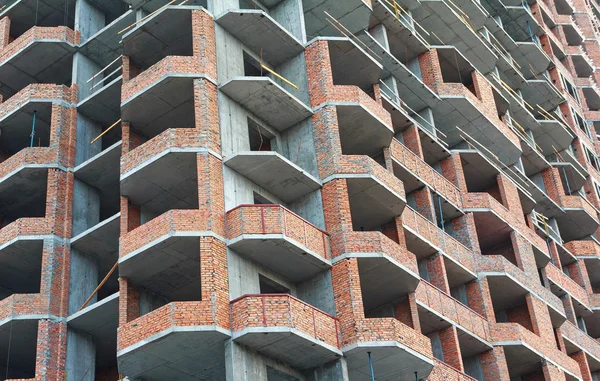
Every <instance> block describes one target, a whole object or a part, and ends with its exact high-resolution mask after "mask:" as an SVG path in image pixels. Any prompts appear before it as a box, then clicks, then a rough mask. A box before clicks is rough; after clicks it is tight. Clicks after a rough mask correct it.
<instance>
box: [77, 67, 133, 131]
mask: <svg viewBox="0 0 600 381" xmlns="http://www.w3.org/2000/svg"><path fill="white" fill-rule="evenodd" d="M122 84H123V76H122V75H120V76H118V77H117V78H115V79H113V80H112V81H110V82H108V83H106V84H105V86H103V87H99V89H98V90H96V91H95V92H94V93H93V94H91V95H90V96H88V97H87V98H85V99H83V100H82V101H81V102H79V103H78V104H77V111H79V112H80V113H82V114H83V115H85V116H87V117H88V118H90V119H92V120H93V121H96V122H98V123H100V124H101V125H103V126H106V127H108V126H110V125H112V124H113V123H114V122H116V121H117V120H119V118H120V117H121V86H122Z"/></svg>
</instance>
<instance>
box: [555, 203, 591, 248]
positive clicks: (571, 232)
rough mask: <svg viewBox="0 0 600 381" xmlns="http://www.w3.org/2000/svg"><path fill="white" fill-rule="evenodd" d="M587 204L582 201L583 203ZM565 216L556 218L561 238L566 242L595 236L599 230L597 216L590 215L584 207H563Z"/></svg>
mask: <svg viewBox="0 0 600 381" xmlns="http://www.w3.org/2000/svg"><path fill="white" fill-rule="evenodd" d="M583 202H585V201H583V200H582V203H583ZM563 210H564V211H565V214H564V215H562V216H558V217H556V221H557V222H558V229H559V230H560V235H561V238H562V239H563V240H564V241H565V242H569V241H573V240H578V239H583V238H584V237H587V236H589V235H590V234H593V233H594V232H595V231H596V229H597V228H598V217H597V215H594V216H592V215H590V214H589V213H588V212H587V211H586V210H585V209H583V207H581V208H568V207H563Z"/></svg>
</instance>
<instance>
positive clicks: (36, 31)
mask: <svg viewBox="0 0 600 381" xmlns="http://www.w3.org/2000/svg"><path fill="white" fill-rule="evenodd" d="M78 44H79V33H78V32H74V31H73V30H71V29H69V28H67V27H38V26H34V27H32V28H31V29H29V30H28V31H27V32H25V33H24V34H22V35H20V36H19V37H17V38H16V39H15V40H14V41H12V42H11V43H10V44H8V45H6V46H5V47H4V48H3V49H2V51H1V52H0V83H1V84H2V85H1V86H0V90H1V91H2V92H3V93H5V94H14V93H16V92H18V91H19V90H21V89H23V88H24V87H25V86H27V85H29V84H32V83H58V84H69V83H70V82H71V74H72V73H71V67H72V61H73V54H74V53H75V50H76V49H77V45H78Z"/></svg>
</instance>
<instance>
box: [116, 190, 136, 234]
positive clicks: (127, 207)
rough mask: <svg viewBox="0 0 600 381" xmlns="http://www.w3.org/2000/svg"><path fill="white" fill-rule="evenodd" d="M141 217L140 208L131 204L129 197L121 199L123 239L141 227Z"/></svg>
mask: <svg viewBox="0 0 600 381" xmlns="http://www.w3.org/2000/svg"><path fill="white" fill-rule="evenodd" d="M140 223H141V216H140V208H139V207H138V206H135V205H133V204H131V203H130V202H129V199H128V198H127V197H121V220H120V235H121V237H122V236H124V235H125V234H127V233H129V232H130V231H132V230H133V229H135V228H137V227H138V226H140Z"/></svg>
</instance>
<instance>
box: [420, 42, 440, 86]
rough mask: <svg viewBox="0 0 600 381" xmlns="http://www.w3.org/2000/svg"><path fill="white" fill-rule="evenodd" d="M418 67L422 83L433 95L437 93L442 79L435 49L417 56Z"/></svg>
mask: <svg viewBox="0 0 600 381" xmlns="http://www.w3.org/2000/svg"><path fill="white" fill-rule="evenodd" d="M418 59H419V66H420V67H421V75H422V78H423V83H424V84H425V85H427V86H428V87H429V88H431V90H433V91H434V92H435V93H437V92H439V89H440V86H441V85H442V84H443V82H444V80H443V78H442V67H441V66H440V60H439V57H438V53H437V50H436V49H430V50H428V51H426V52H425V53H421V54H420V55H419V58H418Z"/></svg>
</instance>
